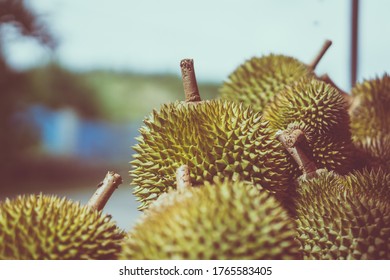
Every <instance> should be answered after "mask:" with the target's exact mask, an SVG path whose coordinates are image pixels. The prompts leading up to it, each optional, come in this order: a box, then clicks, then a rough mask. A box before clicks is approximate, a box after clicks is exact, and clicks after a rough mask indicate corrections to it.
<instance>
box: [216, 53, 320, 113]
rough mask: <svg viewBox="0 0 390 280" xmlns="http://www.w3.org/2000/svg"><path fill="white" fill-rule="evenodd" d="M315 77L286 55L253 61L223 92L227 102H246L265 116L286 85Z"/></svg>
mask: <svg viewBox="0 0 390 280" xmlns="http://www.w3.org/2000/svg"><path fill="white" fill-rule="evenodd" d="M312 76H313V73H312V72H311V71H310V69H308V68H307V66H306V65H305V64H303V63H302V62H300V61H299V60H297V59H295V58H292V57H289V56H284V55H274V54H271V55H267V56H262V57H253V58H251V59H249V60H247V61H245V62H244V63H243V64H242V65H240V66H239V67H238V68H237V69H236V70H234V71H233V73H231V74H230V75H229V77H228V79H227V80H226V81H225V82H224V83H223V85H222V87H221V88H220V90H219V91H220V96H221V98H222V99H224V100H230V101H235V102H242V103H243V104H244V105H246V106H252V107H253V109H254V110H255V111H257V112H262V111H263V110H264V108H265V106H266V105H267V104H268V102H269V101H270V100H272V98H273V97H274V96H275V95H276V94H277V93H278V92H279V91H280V90H282V89H283V88H284V87H285V86H286V85H290V84H292V83H294V82H296V81H298V80H300V79H301V78H303V77H312Z"/></svg>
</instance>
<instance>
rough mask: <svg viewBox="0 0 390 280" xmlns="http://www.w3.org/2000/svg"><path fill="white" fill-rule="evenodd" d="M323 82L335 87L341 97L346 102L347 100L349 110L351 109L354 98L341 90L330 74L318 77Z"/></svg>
mask: <svg viewBox="0 0 390 280" xmlns="http://www.w3.org/2000/svg"><path fill="white" fill-rule="evenodd" d="M318 78H319V79H320V80H321V81H324V82H325V83H327V84H330V85H331V86H333V87H334V88H335V89H337V90H338V91H339V92H340V93H341V95H342V96H343V98H344V100H345V103H346V105H347V108H349V107H350V106H351V104H352V101H353V97H352V95H350V94H348V93H346V92H345V91H343V90H342V89H340V88H339V87H338V86H337V85H336V84H335V83H334V82H333V80H332V79H331V78H330V77H329V76H328V74H324V75H321V76H319V77H318Z"/></svg>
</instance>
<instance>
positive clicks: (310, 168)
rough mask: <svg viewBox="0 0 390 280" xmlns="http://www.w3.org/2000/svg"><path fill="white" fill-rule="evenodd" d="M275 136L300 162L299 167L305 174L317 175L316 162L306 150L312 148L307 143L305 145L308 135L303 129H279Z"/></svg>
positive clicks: (308, 175)
mask: <svg viewBox="0 0 390 280" xmlns="http://www.w3.org/2000/svg"><path fill="white" fill-rule="evenodd" d="M275 136H276V138H277V139H278V140H279V141H280V142H281V143H282V144H283V147H284V148H285V149H286V150H287V151H288V153H289V154H290V155H291V157H292V158H293V159H294V160H295V162H296V163H297V164H298V166H299V169H300V170H301V171H302V173H303V175H304V176H306V177H310V178H311V177H316V176H317V173H316V171H317V167H316V164H315V163H314V161H313V160H312V159H311V158H310V157H309V156H308V155H307V154H306V152H305V151H307V150H310V149H309V147H307V145H305V143H307V142H306V136H305V133H304V132H303V131H302V130H300V129H294V130H292V131H288V130H284V131H282V130H279V131H278V132H277V133H276V134H275Z"/></svg>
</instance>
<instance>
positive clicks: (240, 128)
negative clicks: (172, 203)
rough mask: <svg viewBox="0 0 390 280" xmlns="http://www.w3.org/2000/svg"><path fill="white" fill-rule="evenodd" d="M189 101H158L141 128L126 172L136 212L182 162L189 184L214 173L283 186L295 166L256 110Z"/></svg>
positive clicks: (165, 186) (168, 183) (168, 185)
mask: <svg viewBox="0 0 390 280" xmlns="http://www.w3.org/2000/svg"><path fill="white" fill-rule="evenodd" d="M187 62H188V61H187ZM190 62H191V63H192V61H190ZM192 67H193V66H192ZM192 69H193V68H192ZM184 76H185V75H183V77H184ZM184 84H185V85H186V83H184ZM185 92H186V93H187V91H186V90H185ZM198 97H199V94H198ZM189 99H190V98H187V101H186V102H174V103H170V104H164V105H162V107H161V108H160V110H159V111H153V113H152V114H151V116H150V117H149V118H147V119H145V120H144V123H145V126H143V127H142V128H141V129H140V133H141V136H140V137H139V138H138V139H137V140H138V144H137V145H135V146H134V147H133V148H134V150H135V151H136V154H135V155H134V156H133V157H134V160H133V161H132V162H131V164H132V166H133V168H132V170H131V171H130V174H131V176H132V178H133V181H132V185H135V186H136V187H135V188H134V194H135V196H136V197H137V199H138V200H139V201H140V202H141V205H140V206H139V209H140V210H143V209H146V208H147V207H148V205H149V204H150V203H151V202H153V201H154V200H156V199H157V198H158V197H159V196H160V195H161V194H162V193H164V192H167V191H168V190H169V189H172V188H173V189H174V188H175V183H174V182H175V172H176V169H177V168H178V167H179V166H181V165H183V164H186V165H188V166H189V168H190V169H191V170H192V172H191V180H192V182H193V184H194V185H201V184H203V183H204V182H212V181H213V180H214V178H218V177H219V178H228V179H231V180H239V179H240V180H246V181H250V182H252V183H253V184H255V185H261V186H262V187H264V188H267V189H270V190H272V191H283V190H285V189H286V188H287V186H288V184H289V182H290V180H291V178H292V176H293V172H295V169H294V168H293V167H292V164H291V160H290V159H289V157H288V155H287V153H286V151H285V150H284V148H283V147H282V145H281V144H280V143H279V142H278V141H277V140H275V136H274V133H271V132H270V130H269V128H268V124H267V123H266V122H264V121H262V117H261V115H260V114H259V113H255V112H253V110H252V109H251V108H246V107H244V106H242V105H240V104H236V103H234V102H231V101H224V100H210V101H199V100H200V99H199V98H195V100H196V101H188V100H189Z"/></svg>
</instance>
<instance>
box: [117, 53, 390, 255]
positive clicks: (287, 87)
mask: <svg viewBox="0 0 390 280" xmlns="http://www.w3.org/2000/svg"><path fill="white" fill-rule="evenodd" d="M322 55H323V52H322V54H321V55H320V56H319V57H321V56H322ZM271 58H272V59H273V60H272V62H275V61H278V60H277V59H275V56H271ZM268 59H269V57H266V58H264V61H267V60H268ZM288 61H290V62H291V61H293V59H292V60H288ZM315 61H316V62H315V64H316V63H318V61H319V59H316V60H315ZM272 62H270V65H272V66H270V67H269V69H268V70H269V71H266V70H267V69H266V70H264V69H263V68H262V67H263V66H262V67H258V68H257V69H256V70H255V68H256V67H255V66H254V65H255V64H252V63H255V60H253V61H250V62H249V64H248V63H247V64H246V65H244V66H243V67H239V69H238V70H237V73H236V74H237V75H233V76H232V77H233V78H231V81H232V79H233V80H234V82H235V84H234V85H232V83H230V82H229V83H230V84H229V85H228V88H229V90H231V92H232V94H231V95H230V93H227V90H226V84H224V85H223V86H222V90H221V92H222V93H223V94H222V98H220V99H217V100H211V101H202V100H201V98H200V95H199V92H198V88H197V86H196V83H194V81H195V73H194V70H193V64H192V61H190V60H184V61H183V62H182V63H181V66H182V76H183V84H184V91H185V94H186V102H176V103H171V104H165V105H163V106H162V107H161V109H160V110H159V111H154V112H153V114H152V115H151V116H150V117H149V118H147V119H146V120H145V126H144V127H142V128H141V129H140V132H141V136H140V137H139V138H138V141H139V143H138V144H137V145H136V146H135V147H134V149H135V151H136V154H135V156H134V160H133V161H132V165H133V168H132V170H131V171H130V174H131V175H132V176H133V184H134V185H136V187H135V189H134V194H135V196H136V197H137V199H138V200H139V201H140V202H141V205H140V210H143V211H144V212H143V215H142V219H140V220H139V222H138V224H137V226H136V227H135V228H134V229H133V230H131V231H130V232H129V233H128V239H127V240H126V242H124V243H123V249H122V255H121V258H123V259H226V258H231V259H236V258H237V259H257V258H260V259H266V258H275V259H279V258H280V259H289V258H298V259H300V258H304V259H386V258H389V257H390V253H389V252H390V248H389V246H388V244H390V240H389V232H390V231H389V216H390V207H389V204H388V203H389V197H388V195H389V192H390V181H389V180H388V179H389V178H390V173H388V171H387V169H386V168H385V166H383V165H382V166H381V167H380V168H379V169H376V170H371V169H370V165H365V166H366V167H367V168H366V169H364V170H363V171H358V170H355V168H356V165H355V162H354V161H356V154H357V150H356V142H355V141H354V142H353V141H352V139H353V137H356V136H354V129H353V128H352V129H351V121H350V116H352V112H353V110H352V108H354V107H357V105H356V104H354V103H353V104H352V106H351V107H350V105H351V102H350V101H351V100H352V98H349V97H348V96H345V93H343V92H340V90H339V89H338V88H337V87H335V86H334V84H333V82H332V81H331V80H330V79H329V78H327V76H326V75H325V76H324V77H325V78H322V79H319V78H318V77H317V76H316V75H315V74H314V73H313V70H314V68H315V66H314V67H313V66H311V67H310V66H309V67H307V66H305V68H306V70H307V71H308V72H309V74H308V75H303V76H302V75H300V74H299V73H300V71H296V72H297V73H295V74H299V75H298V76H300V77H299V78H297V79H296V80H294V81H292V82H288V83H285V82H284V81H282V80H283V79H281V80H278V79H279V76H280V73H284V72H285V71H284V69H289V67H290V66H289V65H290V64H288V63H287V64H286V65H283V66H281V65H282V64H283V63H282V62H280V61H279V62H278V63H280V65H279V66H275V65H278V64H272ZM183 65H184V66H185V67H183ZM264 67H267V66H264ZM273 67H274V68H273ZM275 67H276V68H277V69H276V68H275ZM301 68H303V67H301ZM249 70H250V71H249ZM256 71H257V73H256ZM278 71H280V72H278ZM264 73H267V75H268V74H269V75H271V76H272V75H274V76H272V77H271V78H270V77H268V76H262V75H263V74H264ZM275 73H276V74H275ZM257 74H259V75H258V76H256V75H257ZM189 77H190V78H189ZM264 77H265V78H264ZM321 77H323V76H321ZM271 80H272V83H274V84H275V87H273V86H272V88H277V90H275V92H272V94H268V93H266V94H264V93H261V95H262V96H261V97H258V96H256V97H253V96H255V93H258V92H260V91H259V90H258V88H259V85H265V84H266V83H267V82H269V81H271ZM321 80H323V81H321ZM248 81H250V82H249V83H248ZM264 88H267V89H270V88H271V86H264ZM382 88H386V86H382ZM240 90H242V91H240ZM243 92H246V93H248V94H247V95H248V96H250V97H248V96H245V97H244V96H242V95H243ZM233 95H235V96H236V97H237V98H238V99H239V100H238V101H237V100H235V101H232V100H229V99H230V97H228V96H233ZM271 95H272V98H271V97H270V96H271ZM225 99H227V100H225ZM259 100H260V101H259ZM264 100H265V101H264ZM259 104H261V105H259ZM361 104H363V103H359V105H361ZM252 106H253V107H256V106H259V107H258V108H257V109H253V107H252ZM260 107H261V108H260ZM353 125H354V124H353V123H352V126H353ZM363 131H364V128H363ZM351 132H352V133H351ZM383 143H384V142H381V145H376V147H377V149H376V152H377V154H379V153H381V151H380V149H382V148H383V147H384V146H386V147H387V149H388V145H387V144H383ZM374 155H375V154H374V153H373V156H374ZM183 164H184V165H187V168H188V170H187V171H186V174H187V175H186V178H187V179H186V182H187V183H186V184H185V185H186V186H187V188H179V184H178V183H177V182H178V180H176V183H175V171H176V169H177V168H178V167H180V166H182V165H183ZM361 167H362V166H360V168H361ZM321 168H326V169H321ZM382 168H383V169H382ZM189 170H190V172H189ZM321 170H325V171H321ZM271 175H272V176H271ZM297 179H298V180H297ZM189 182H190V183H189ZM176 186H177V187H176ZM257 200H259V201H261V203H259V204H258V203H257V202H254V201H257ZM250 201H251V202H250ZM268 207H272V208H273V209H276V208H277V209H279V210H278V211H281V212H278V211H277V212H278V213H282V212H283V213H284V214H287V216H285V217H287V218H286V220H283V221H284V222H286V223H288V224H289V225H290V227H289V230H287V229H284V230H282V229H281V230H279V231H280V232H282V233H284V234H286V235H284V237H287V240H288V241H287V240H286V239H283V238H284V237H281V236H280V235H279V234H278V233H276V232H275V231H274V229H275V226H276V227H280V228H282V226H280V225H277V222H275V221H276V220H279V214H276V212H274V211H270V210H269V209H268ZM267 209H268V210H267ZM262 213H267V215H266V216H263V214H262ZM284 214H283V215H284ZM247 217H251V218H250V219H247ZM259 217H261V218H260V220H257V222H255V221H254V220H252V218H254V219H257V218H259ZM275 219H276V220H275ZM260 221H261V222H260ZM259 224H260V225H261V229H260V228H257V226H258V225H259ZM253 229H255V232H256V233H253V232H252V233H251V231H252V230H253ZM291 230H292V231H293V232H294V234H293V238H292V239H291V235H290V233H291ZM221 232H222V233H221ZM264 232H266V235H268V236H267V237H265V236H263V235H262V233H264ZM252 234H256V238H250V237H248V236H253V235H252ZM237 240H239V241H237ZM283 240H284V241H283ZM293 240H295V241H298V242H299V244H300V245H299V247H300V248H299V250H298V251H296V247H295V246H296V244H294V242H293ZM270 243H272V244H273V245H272V248H268V246H267V244H270ZM282 243H283V244H285V245H288V246H287V247H286V246H283V245H281V244H282ZM276 247H277V248H278V249H276V251H275V248H276ZM248 248H252V249H254V248H256V249H254V251H256V252H257V254H254V251H252V250H251V249H248ZM264 248H265V250H263V249H264ZM275 252H276V253H275Z"/></svg>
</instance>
